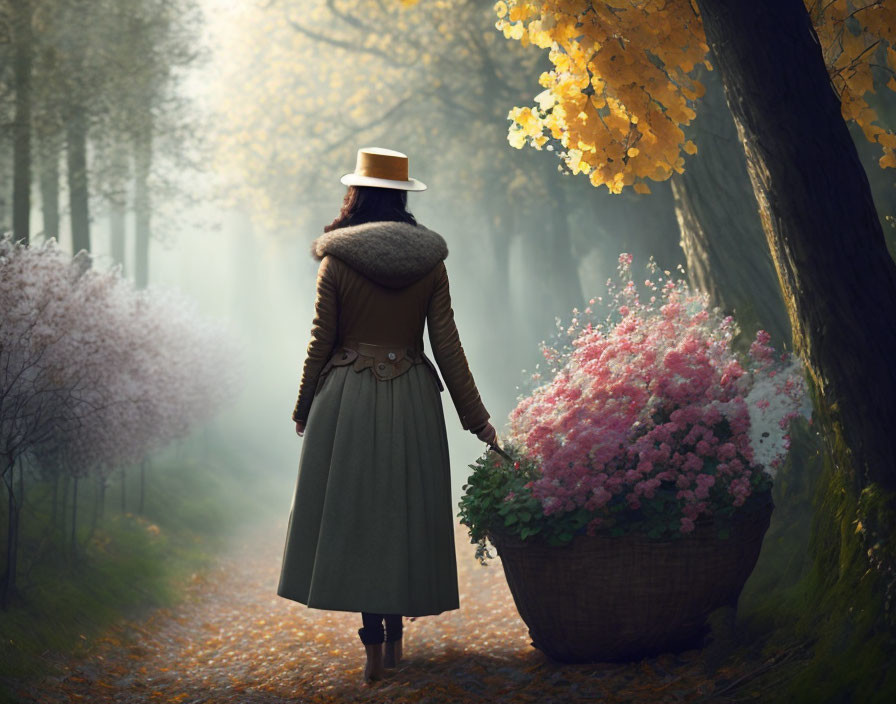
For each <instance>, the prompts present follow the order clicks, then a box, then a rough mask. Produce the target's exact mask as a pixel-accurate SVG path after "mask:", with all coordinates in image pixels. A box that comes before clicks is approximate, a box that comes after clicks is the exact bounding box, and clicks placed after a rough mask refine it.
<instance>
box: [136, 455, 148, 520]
mask: <svg viewBox="0 0 896 704" xmlns="http://www.w3.org/2000/svg"><path fill="white" fill-rule="evenodd" d="M145 492H146V460H143V461H141V462H140V503H139V508H138V509H137V513H139V514H140V515H141V516H142V515H143V496H144V494H145Z"/></svg>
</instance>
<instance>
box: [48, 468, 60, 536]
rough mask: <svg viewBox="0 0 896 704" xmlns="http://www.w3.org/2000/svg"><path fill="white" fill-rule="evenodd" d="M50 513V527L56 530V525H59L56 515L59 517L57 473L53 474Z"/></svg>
mask: <svg viewBox="0 0 896 704" xmlns="http://www.w3.org/2000/svg"><path fill="white" fill-rule="evenodd" d="M51 506H52V509H51V513H50V528H52V529H53V530H54V531H55V530H56V526H57V525H59V523H58V517H59V475H58V474H54V475H53V491H52V499H51Z"/></svg>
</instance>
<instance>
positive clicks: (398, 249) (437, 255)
mask: <svg viewBox="0 0 896 704" xmlns="http://www.w3.org/2000/svg"><path fill="white" fill-rule="evenodd" d="M325 254H332V255H333V256H334V257H337V258H338V259H341V260H342V261H344V262H345V263H346V264H348V265H349V266H350V267H352V268H353V269H356V270H357V271H359V272H360V273H361V274H363V275H364V276H366V277H367V278H369V279H372V280H373V281H375V282H376V283H378V284H380V285H382V286H387V287H389V288H402V287H404V286H407V285H409V284H411V283H413V282H414V281H417V280H418V279H420V278H421V277H422V276H424V275H425V274H427V273H429V272H430V271H432V268H433V267H434V266H435V265H436V264H438V263H439V262H440V261H442V260H443V259H445V258H446V257H447V256H448V245H447V244H446V243H445V239H444V238H443V237H442V236H441V235H440V234H438V233H437V232H433V231H432V230H430V229H429V228H426V227H423V226H422V225H411V224H409V223H406V222H397V221H381V222H367V223H364V224H362V225H352V226H350V227H340V228H338V229H336V230H331V231H330V232H325V233H324V234H322V235H321V236H320V237H318V238H317V239H316V240H314V242H312V243H311V256H312V257H314V258H315V259H317V260H321V259H323V258H324V255H325Z"/></svg>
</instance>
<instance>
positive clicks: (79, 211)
mask: <svg viewBox="0 0 896 704" xmlns="http://www.w3.org/2000/svg"><path fill="white" fill-rule="evenodd" d="M65 127H66V136H67V152H68V192H69V202H70V205H69V209H70V211H71V225H72V254H77V253H78V252H79V251H80V250H82V249H83V250H85V251H86V252H87V253H88V255H89V253H90V210H89V198H90V191H89V188H88V181H87V114H86V111H85V110H84V108H83V107H81V106H74V107H73V108H72V111H71V114H70V115H69V118H68V120H67V121H66V125H65Z"/></svg>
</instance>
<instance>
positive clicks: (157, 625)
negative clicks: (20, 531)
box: [17, 521, 763, 704]
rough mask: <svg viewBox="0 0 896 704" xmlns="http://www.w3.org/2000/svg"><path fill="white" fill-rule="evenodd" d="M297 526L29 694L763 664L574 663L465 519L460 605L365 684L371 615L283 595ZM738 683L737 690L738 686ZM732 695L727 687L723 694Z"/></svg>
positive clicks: (499, 680)
mask: <svg viewBox="0 0 896 704" xmlns="http://www.w3.org/2000/svg"><path fill="white" fill-rule="evenodd" d="M285 535H286V524H285V521H284V522H282V523H275V524H273V523H272V524H268V525H261V526H257V527H256V528H254V529H253V530H252V531H251V532H249V533H246V534H244V535H241V536H240V537H239V538H238V539H236V540H235V541H234V543H233V545H232V548H231V549H230V550H229V551H227V553H226V554H222V555H221V558H220V561H219V563H218V564H217V565H216V566H215V567H214V568H213V569H212V570H210V571H209V572H207V573H206V574H204V575H203V576H201V577H200V576H196V577H195V578H194V580H193V582H192V583H191V584H190V585H189V586H188V588H187V594H186V598H185V599H184V601H183V602H182V603H180V604H179V605H177V606H176V607H174V608H170V609H169V608H161V609H156V610H154V611H152V612H151V614H150V616H149V618H148V619H146V620H143V621H140V622H132V621H125V622H122V623H120V624H118V625H117V626H115V627H114V628H112V629H110V630H109V631H108V632H107V633H106V634H105V636H103V637H102V638H100V639H99V640H98V642H97V643H96V646H95V647H94V648H93V649H92V651H91V654H90V655H89V656H88V657H86V658H84V659H81V660H78V661H69V662H65V663H63V667H64V673H65V674H64V675H63V676H62V677H56V678H47V679H46V680H45V681H44V682H42V683H39V684H38V685H34V686H32V687H29V688H28V690H27V691H26V690H20V691H19V692H18V693H17V695H18V696H19V697H21V699H20V701H22V702H40V704H61V703H62V702H66V703H68V702H77V701H83V702H91V703H96V704H101V703H103V702H128V703H134V704H142V703H144V702H180V703H183V704H199V703H200V702H202V703H209V704H212V703H214V704H225V703H226V704H230V703H237V702H239V703H240V704H274V702H278V703H280V702H348V701H352V702H366V701H378V702H396V703H398V702H418V703H419V702H431V703H434V702H538V703H539V704H547V703H548V702H593V701H600V702H605V703H608V704H612V703H615V702H651V703H656V702H697V701H705V702H721V701H733V699H732V700H728V699H726V698H725V697H726V696H732V697H735V698H737V697H741V698H742V699H740V701H745V700H747V698H748V696H749V695H748V692H745V691H743V689H742V687H741V685H740V683H743V682H746V681H747V680H748V679H750V672H752V671H755V670H756V669H757V667H758V668H759V669H763V668H762V667H761V664H760V663H755V662H753V663H744V662H740V663H726V664H725V666H723V667H721V668H719V669H718V670H716V671H715V673H714V674H712V675H710V674H708V672H707V670H706V668H705V664H704V660H705V658H703V657H702V655H701V653H700V652H699V651H689V652H686V653H682V654H681V655H664V656H660V657H657V658H651V659H648V660H645V661H643V662H640V663H636V664H631V665H608V664H606V665H602V664H586V665H582V664H577V665H561V664H557V663H554V662H552V661H550V660H549V659H548V658H547V657H546V656H545V655H544V654H543V653H542V652H541V651H539V650H537V649H535V648H534V647H532V646H531V645H530V642H529V638H528V633H527V628H526V626H525V624H524V623H523V621H522V620H521V619H520V617H519V615H518V613H517V611H516V607H515V606H514V603H513V597H512V596H511V594H510V590H509V588H508V587H507V583H506V581H505V578H504V573H503V569H502V567H501V564H500V558H496V559H494V560H492V561H490V564H489V566H488V567H482V566H480V565H479V563H478V562H477V561H476V559H475V557H474V546H473V545H471V544H470V542H469V537H468V534H467V529H466V527H465V526H462V525H460V524H457V525H456V532H455V539H456V546H457V556H458V576H459V585H460V603H461V608H460V609H458V610H454V611H449V612H445V613H443V614H440V615H438V616H426V617H419V618H417V619H416V620H414V621H411V620H410V619H409V618H407V617H406V618H405V619H404V657H403V659H402V661H401V662H400V663H399V665H398V667H397V668H396V669H394V670H392V669H390V670H386V678H385V679H384V680H381V681H379V682H375V683H372V684H368V683H365V682H364V679H363V668H364V664H365V653H364V646H363V644H362V643H361V641H360V639H359V638H358V634H357V630H358V628H360V627H361V616H360V614H358V613H350V612H339V611H322V610H317V609H309V608H308V607H307V606H305V605H303V604H298V603H296V602H292V601H289V600H286V599H283V598H281V597H279V596H277V594H276V588H277V582H278V579H279V570H280V561H281V558H282V552H283V545H284V539H285ZM732 685H733V686H732ZM723 692H724V694H723Z"/></svg>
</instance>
